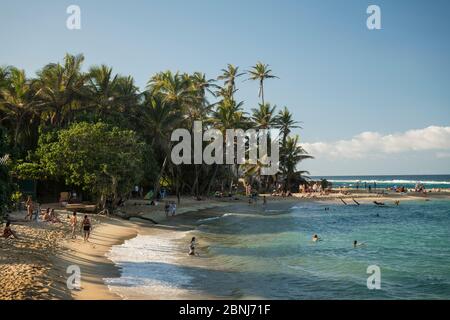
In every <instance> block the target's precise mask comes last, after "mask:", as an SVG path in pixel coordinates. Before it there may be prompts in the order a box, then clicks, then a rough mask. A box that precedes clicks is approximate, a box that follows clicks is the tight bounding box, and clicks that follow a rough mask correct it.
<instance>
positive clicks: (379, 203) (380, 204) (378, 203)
mask: <svg viewBox="0 0 450 320" xmlns="http://www.w3.org/2000/svg"><path fill="white" fill-rule="evenodd" d="M373 203H375V204H376V205H377V206H384V202H378V201H374V202H373Z"/></svg>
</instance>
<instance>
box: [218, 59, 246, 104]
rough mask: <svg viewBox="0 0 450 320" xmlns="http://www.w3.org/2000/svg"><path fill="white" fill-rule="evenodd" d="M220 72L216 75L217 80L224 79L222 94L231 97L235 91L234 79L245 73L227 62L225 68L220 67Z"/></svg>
mask: <svg viewBox="0 0 450 320" xmlns="http://www.w3.org/2000/svg"><path fill="white" fill-rule="evenodd" d="M221 71H222V74H221V75H220V76H218V77H217V80H224V89H225V91H226V92H223V94H224V95H226V96H228V97H230V98H233V95H234V93H235V92H236V79H237V78H239V77H240V76H243V75H244V74H245V73H239V67H235V66H233V65H232V64H228V65H227V68H226V69H222V70H221Z"/></svg>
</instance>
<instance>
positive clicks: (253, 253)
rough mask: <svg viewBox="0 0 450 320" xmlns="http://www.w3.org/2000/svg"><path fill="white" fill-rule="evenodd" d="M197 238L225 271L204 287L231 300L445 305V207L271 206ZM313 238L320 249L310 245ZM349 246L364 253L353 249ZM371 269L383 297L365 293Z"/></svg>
mask: <svg viewBox="0 0 450 320" xmlns="http://www.w3.org/2000/svg"><path fill="white" fill-rule="evenodd" d="M274 207H275V205H274ZM325 207H329V208H330V210H329V211H325ZM258 211H260V212H258ZM200 230H201V233H200V235H199V236H200V239H201V237H206V238H208V240H209V241H211V242H212V244H211V245H210V248H209V254H210V255H211V256H212V257H213V259H214V260H215V263H216V264H219V265H223V268H224V269H225V270H230V272H227V273H226V275H223V276H222V275H219V274H216V273H214V274H213V277H212V278H211V279H212V280H210V281H208V284H207V285H205V287H207V290H214V288H216V289H215V291H218V293H222V294H225V295H231V296H234V297H236V298H238V297H245V296H259V297H264V298H273V299H328V298H330V299H398V298H400V299H419V298H424V299H443V298H446V299H448V298H450V202H449V201H438V200H435V201H428V202H425V201H420V202H412V201H411V202H403V203H401V205H400V206H399V207H395V206H392V207H388V208H379V207H376V206H374V205H361V206H342V205H331V206H330V205H326V204H316V203H302V204H298V205H296V206H292V207H291V208H289V209H287V210H286V209H285V210H279V211H278V210H277V209H275V208H272V206H270V205H269V206H268V208H266V210H265V211H261V210H255V211H254V210H249V212H244V213H236V214H230V215H226V216H225V217H222V218H221V219H217V220H212V221H211V222H210V223H209V224H207V225H204V224H203V225H202V226H201V227H200ZM315 233H317V234H318V235H319V236H320V237H321V238H323V241H321V242H319V243H312V242H311V237H312V235H313V234H315ZM353 240H358V241H359V242H365V243H366V246H364V247H360V248H356V249H354V248H353V246H352V242H353ZM369 265H377V266H379V267H380V269H381V290H368V289H367V284H366V281H367V277H368V274H367V273H366V271H367V267H368V266H369ZM218 288H220V289H218Z"/></svg>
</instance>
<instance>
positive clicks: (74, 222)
mask: <svg viewBox="0 0 450 320" xmlns="http://www.w3.org/2000/svg"><path fill="white" fill-rule="evenodd" d="M70 226H71V227H72V239H76V238H77V235H76V234H75V229H76V227H77V212H76V211H74V212H73V213H72V216H71V217H70Z"/></svg>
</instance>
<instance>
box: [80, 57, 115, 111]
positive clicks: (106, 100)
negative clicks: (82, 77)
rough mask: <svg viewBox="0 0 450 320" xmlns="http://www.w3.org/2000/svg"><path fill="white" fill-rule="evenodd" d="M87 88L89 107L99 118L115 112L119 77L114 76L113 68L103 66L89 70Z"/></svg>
mask: <svg viewBox="0 0 450 320" xmlns="http://www.w3.org/2000/svg"><path fill="white" fill-rule="evenodd" d="M86 88H87V91H88V99H89V106H90V108H92V109H93V110H94V112H95V113H96V115H97V117H99V118H101V117H102V116H104V115H107V114H111V113H113V112H114V111H115V108H116V105H117V98H119V96H118V92H117V89H118V75H113V73H112V68H110V67H108V66H106V65H101V66H94V67H91V68H90V69H89V72H88V78H87V84H86Z"/></svg>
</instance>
